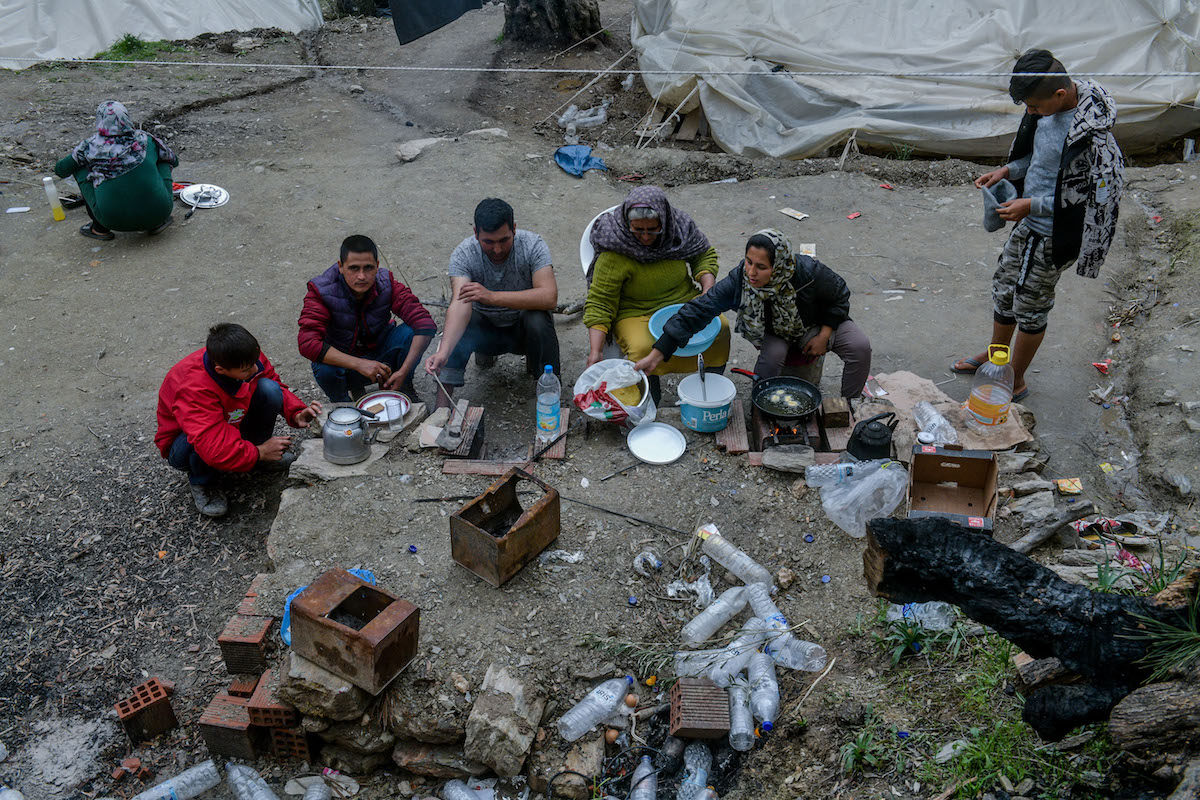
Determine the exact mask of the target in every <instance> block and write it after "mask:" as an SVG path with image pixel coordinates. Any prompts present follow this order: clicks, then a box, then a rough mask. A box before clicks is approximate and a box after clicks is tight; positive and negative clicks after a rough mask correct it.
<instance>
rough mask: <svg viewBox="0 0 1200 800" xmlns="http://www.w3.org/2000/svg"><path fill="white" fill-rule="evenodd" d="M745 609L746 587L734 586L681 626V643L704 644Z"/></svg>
mask: <svg viewBox="0 0 1200 800" xmlns="http://www.w3.org/2000/svg"><path fill="white" fill-rule="evenodd" d="M745 607H746V587H744V586H735V587H733V588H732V589H727V590H725V591H724V592H722V593H721V596H720V597H718V598H717V599H716V600H714V601H713V602H711V603H709V605H708V608H706V609H704V610H703V611H701V612H700V613H699V614H697V615H696V616H695V617H693V618H692V621H691V622H689V623H688V624H687V625H684V626H683V633H682V635H683V641H684V643H685V644H700V643H701V642H706V641H708V639H709V638H710V637H711V636H712V635H713V634H714V633H716V632H717V631H719V630H721V627H722V626H723V625H724V624H725V623H726V622H729V620H731V619H733V618H734V617H735V616H737V614H738V612H740V611H741V610H742V609H743V608H745Z"/></svg>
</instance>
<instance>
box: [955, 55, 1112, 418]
mask: <svg viewBox="0 0 1200 800" xmlns="http://www.w3.org/2000/svg"><path fill="white" fill-rule="evenodd" d="M1028 73H1050V74H1045V75H1030V74H1028ZM1008 92H1009V94H1010V95H1011V96H1012V99H1013V102H1014V103H1018V104H1020V103H1024V104H1025V109H1026V111H1025V116H1024V118H1023V119H1022V120H1021V126H1020V127H1019V128H1018V129H1017V136H1016V138H1015V139H1014V140H1013V144H1012V150H1011V152H1010V153H1009V157H1008V163H1007V164H1005V165H1004V166H1003V167H1000V168H999V169H995V170H992V171H991V172H987V173H985V174H983V175H981V176H980V177H979V178H978V179H977V180H976V181H975V185H976V186H977V187H980V188H985V187H990V186H994V185H995V184H997V183H999V182H1000V181H1002V180H1005V179H1008V180H1011V181H1012V183H1013V184H1014V185H1015V186H1016V189H1017V193H1018V197H1017V198H1016V199H1015V200H1009V201H1008V202H1006V203H1003V204H1001V205H1000V206H998V207H997V213H998V214H999V216H1000V217H1001V218H1002V219H1004V220H1006V221H1009V222H1015V223H1016V225H1015V226H1014V227H1013V230H1012V233H1011V234H1009V237H1008V242H1007V243H1006V244H1005V245H1004V251H1003V252H1002V253H1001V255H1000V259H999V265H998V267H997V269H996V274H995V275H994V276H993V278H992V303H993V319H992V344H1005V345H1007V344H1009V342H1010V341H1012V340H1013V333H1014V331H1015V333H1016V340H1015V341H1013V346H1012V362H1011V363H1012V367H1013V373H1014V380H1013V400H1015V401H1018V402H1019V401H1021V400H1023V399H1024V398H1025V396H1026V395H1027V394H1028V393H1029V387H1028V386H1027V384H1026V382H1025V371H1026V369H1028V368H1029V365H1030V363H1031V362H1032V361H1033V357H1034V354H1036V353H1037V350H1038V347H1039V346H1040V345H1041V343H1042V339H1043V338H1045V336H1046V324H1047V323H1046V320H1047V317H1048V315H1049V313H1050V309H1051V308H1053V307H1054V289H1055V286H1056V284H1057V283H1058V279H1059V278H1060V277H1062V274H1063V273H1064V272H1065V271H1066V270H1067V268H1068V267H1070V266H1071V265H1072V264H1074V265H1075V271H1076V272H1077V273H1079V274H1080V275H1084V276H1086V277H1088V278H1094V277H1096V275H1097V274H1098V273H1099V271H1100V265H1101V264H1103V263H1104V257H1105V256H1106V255H1107V254H1108V248H1109V247H1110V246H1111V245H1112V240H1113V236H1114V235H1115V234H1116V230H1117V206H1118V203H1119V202H1120V198H1121V191H1122V189H1123V187H1124V180H1125V179H1124V169H1125V164H1124V159H1123V158H1122V157H1121V150H1120V149H1119V148H1118V147H1117V143H1116V140H1115V139H1113V135H1112V127H1113V124H1114V123H1115V122H1116V119H1117V104H1116V102H1114V101H1113V99H1112V96H1111V95H1110V94H1109V93H1108V92H1107V91H1105V90H1104V88H1103V87H1102V86H1100V85H1099V84H1097V83H1093V82H1092V81H1087V80H1081V81H1073V80H1071V77H1070V76H1069V75H1068V74H1067V70H1066V68H1065V67H1063V65H1062V63H1060V62H1059V61H1058V60H1057V59H1056V58H1054V56H1053V55H1052V54H1051V53H1050V52H1049V51H1048V50H1030V51H1029V52H1027V53H1025V54H1024V55H1022V56H1021V57H1020V58H1019V59H1017V63H1016V66H1015V67H1014V69H1013V76H1012V79H1011V81H1010V82H1009V85H1008ZM986 360H987V352H986V350H985V351H984V352H982V353H979V354H978V355H975V356H973V357H970V358H963V359H961V360H959V361H957V362H955V363H954V364H953V365H952V366H951V369H952V370H953V371H954V372H958V373H964V374H972V373H974V372H975V370H976V368H978V367H979V365H980V364H982V363H983V362H984V361H986Z"/></svg>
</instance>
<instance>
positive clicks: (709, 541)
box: [696, 523, 771, 589]
mask: <svg viewBox="0 0 1200 800" xmlns="http://www.w3.org/2000/svg"><path fill="white" fill-rule="evenodd" d="M696 536H697V537H699V539H700V547H701V549H703V550H704V552H706V553H708V554H709V555H710V556H711V557H712V559H713V561H716V562H717V563H718V564H720V565H721V566H722V567H724V568H725V569H727V570H729V571H730V572H732V573H733V574H734V575H737V576H738V577H739V578H741V579H742V582H743V583H745V584H746V585H750V584H753V583H761V584H765V585H766V586H767V588H768V589H769V588H770V587H771V573H770V572H768V571H767V569H766V568H765V567H764V566H762V565H761V564H759V563H758V562H757V561H755V560H754V559H753V558H751V557H750V556H748V555H747V554H746V553H745V552H743V551H742V550H741V549H739V548H738V547H737V546H736V545H734V544H733V543H732V542H730V541H729V540H728V539H726V538H725V537H724V536H722V535H721V532H720V531H718V530H717V526H716V525H713V524H712V523H708V524H707V525H701V526H700V529H699V530H697V531H696Z"/></svg>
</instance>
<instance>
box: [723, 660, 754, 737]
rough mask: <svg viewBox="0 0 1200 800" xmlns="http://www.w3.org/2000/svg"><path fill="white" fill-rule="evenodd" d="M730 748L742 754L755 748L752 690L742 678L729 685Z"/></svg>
mask: <svg viewBox="0 0 1200 800" xmlns="http://www.w3.org/2000/svg"><path fill="white" fill-rule="evenodd" d="M729 746H730V747H732V748H733V749H734V750H738V751H740V752H742V753H744V752H746V751H747V750H749V749H750V748H752V747H754V717H753V715H752V714H751V711H750V689H749V687H747V686H746V685H745V684H743V683H742V680H741V678H739V679H738V680H736V681H734V682H733V683H732V684H730V685H729Z"/></svg>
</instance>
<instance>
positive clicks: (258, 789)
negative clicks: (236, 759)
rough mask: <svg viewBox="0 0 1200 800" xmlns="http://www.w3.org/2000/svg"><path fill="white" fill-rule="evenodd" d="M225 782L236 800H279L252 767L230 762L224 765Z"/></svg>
mask: <svg viewBox="0 0 1200 800" xmlns="http://www.w3.org/2000/svg"><path fill="white" fill-rule="evenodd" d="M225 780H226V782H227V783H228V784H229V789H230V791H232V792H233V796H234V797H235V798H237V800H279V795H277V794H275V793H274V792H272V791H271V787H270V786H267V782H266V781H264V780H263V779H262V776H261V775H259V774H258V771H257V770H256V769H254V768H253V767H247V766H244V765H242V764H234V763H233V762H232V761H230V762H229V763H228V764H226V765H225Z"/></svg>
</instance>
